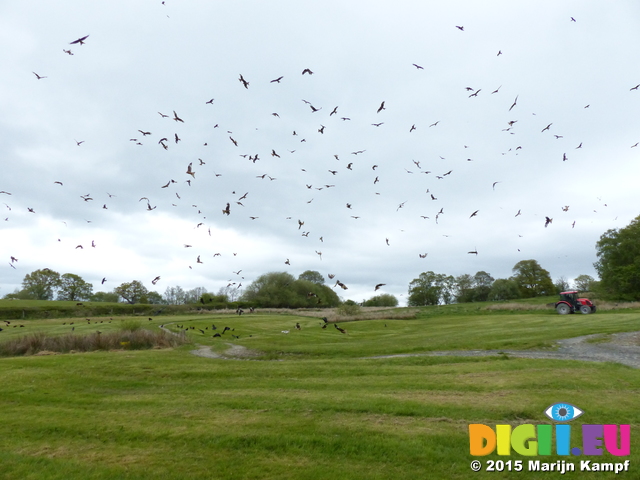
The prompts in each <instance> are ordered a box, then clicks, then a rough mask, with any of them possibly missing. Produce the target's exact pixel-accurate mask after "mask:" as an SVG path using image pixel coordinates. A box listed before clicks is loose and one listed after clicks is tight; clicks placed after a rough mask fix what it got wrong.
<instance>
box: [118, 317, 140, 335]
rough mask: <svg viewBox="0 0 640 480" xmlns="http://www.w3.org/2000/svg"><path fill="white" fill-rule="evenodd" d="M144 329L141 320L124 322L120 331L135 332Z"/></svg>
mask: <svg viewBox="0 0 640 480" xmlns="http://www.w3.org/2000/svg"><path fill="white" fill-rule="evenodd" d="M141 328H142V322H140V320H124V321H123V322H121V323H120V330H122V331H123V332H135V331H137V330H140V329H141Z"/></svg>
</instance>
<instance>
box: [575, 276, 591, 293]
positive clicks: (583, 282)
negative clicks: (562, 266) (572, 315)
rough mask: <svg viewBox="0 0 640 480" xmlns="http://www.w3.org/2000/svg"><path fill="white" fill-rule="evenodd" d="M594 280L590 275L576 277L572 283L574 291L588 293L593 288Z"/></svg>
mask: <svg viewBox="0 0 640 480" xmlns="http://www.w3.org/2000/svg"><path fill="white" fill-rule="evenodd" d="M594 282H595V279H594V278H593V277H592V276H591V275H578V276H577V277H576V278H575V280H574V281H573V285H574V286H575V289H576V290H579V291H581V292H590V291H591V289H592V288H593V284H594Z"/></svg>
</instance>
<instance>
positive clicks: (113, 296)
mask: <svg viewBox="0 0 640 480" xmlns="http://www.w3.org/2000/svg"><path fill="white" fill-rule="evenodd" d="M89 300H90V301H92V302H111V303H117V302H118V301H119V300H120V296H119V295H118V294H117V293H115V292H96V293H94V294H93V295H91V298H89Z"/></svg>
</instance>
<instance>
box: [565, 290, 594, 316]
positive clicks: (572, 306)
mask: <svg viewBox="0 0 640 480" xmlns="http://www.w3.org/2000/svg"><path fill="white" fill-rule="evenodd" d="M578 295H579V292H578V291H576V290H572V291H568V292H561V293H560V301H559V302H557V303H556V304H555V307H556V311H557V312H558V313H559V314H560V315H566V314H567V313H575V312H576V311H580V313H583V314H585V315H586V314H588V313H595V311H596V306H595V305H594V304H593V303H592V302H591V300H589V299H588V298H579V296H578Z"/></svg>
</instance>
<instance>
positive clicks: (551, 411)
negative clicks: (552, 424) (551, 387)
mask: <svg viewBox="0 0 640 480" xmlns="http://www.w3.org/2000/svg"><path fill="white" fill-rule="evenodd" d="M583 413H584V412H583V411H582V410H580V409H579V408H578V407H576V406H574V405H571V404H570V403H554V404H553V405H551V406H550V407H549V408H547V409H546V410H545V411H544V414H545V415H546V416H547V417H549V418H550V419H551V420H555V421H556V422H570V421H571V420H575V419H576V418H578V417H579V416H580V415H582V414H583Z"/></svg>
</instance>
